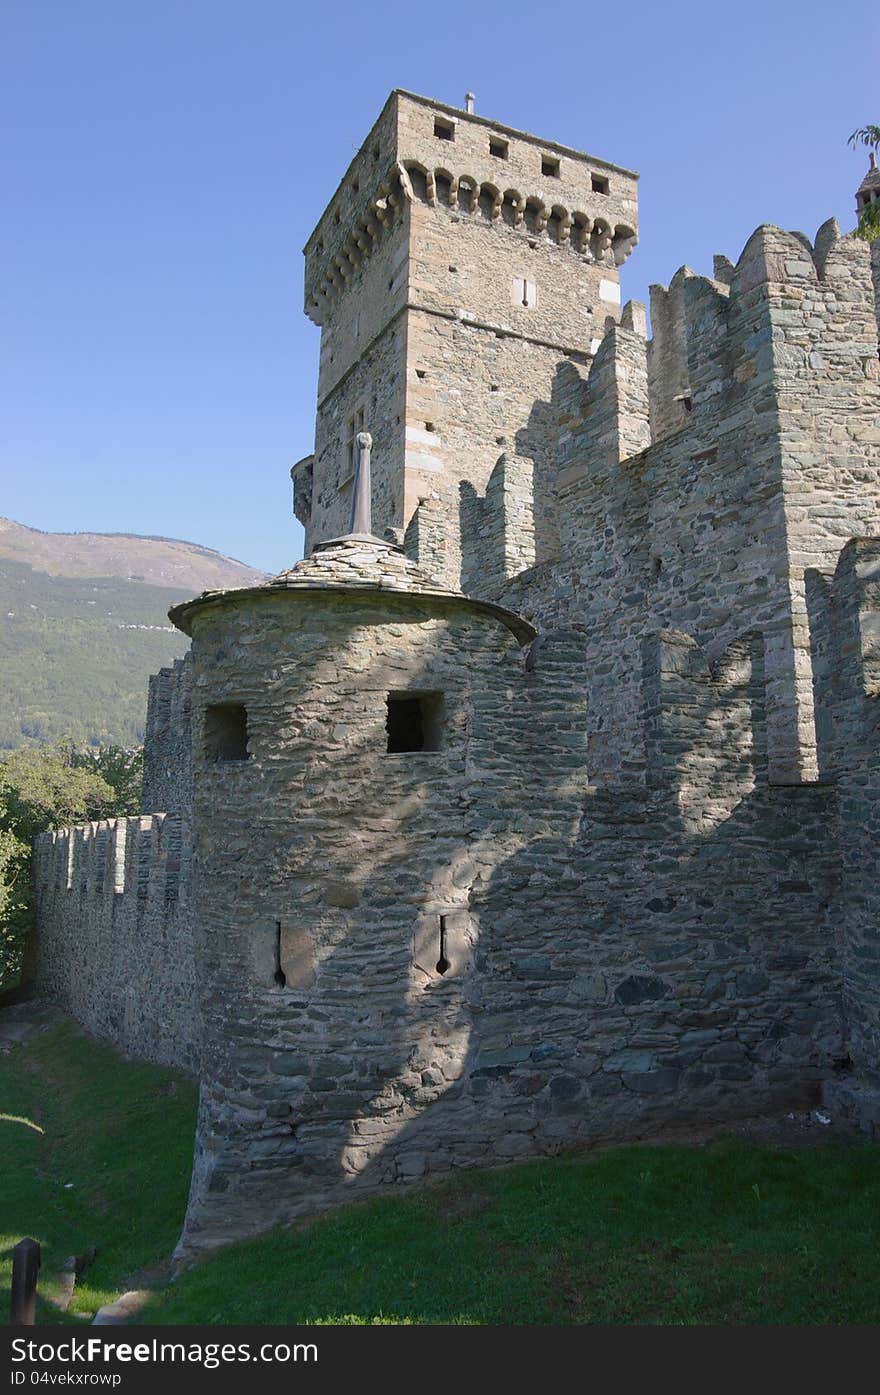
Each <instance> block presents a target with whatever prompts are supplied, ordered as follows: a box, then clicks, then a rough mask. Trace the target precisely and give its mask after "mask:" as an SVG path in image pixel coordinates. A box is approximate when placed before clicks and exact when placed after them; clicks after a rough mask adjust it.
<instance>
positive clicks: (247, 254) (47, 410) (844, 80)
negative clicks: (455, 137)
mask: <svg viewBox="0 0 880 1395" xmlns="http://www.w3.org/2000/svg"><path fill="white" fill-rule="evenodd" d="M877 12H878V6H877V5H876V3H875V0H838V3H837V4H835V5H827V4H821V5H820V4H817V3H815V0H813V3H810V0H800V3H796V4H795V3H791V2H790V0H763V2H762V3H755V0H741V2H740V3H738V4H729V5H725V6H721V5H710V4H707V3H705V2H704V3H699V4H697V3H680V2H678V0H669V3H666V4H663V3H646V0H634V2H632V3H628V4H624V5H620V4H577V3H570V0H569V3H564V4H558V5H546V6H543V7H542V6H538V5H535V4H534V3H533V0H530V3H523V0H507V3H504V4H497V3H488V2H487V0H483V2H482V3H480V0H470V3H462V0H421V3H413V2H412V0H411V3H407V4H398V3H386V2H385V0H370V3H363V2H362V0H361V3H357V4H352V3H349V0H335V3H332V4H318V3H314V0H313V3H310V4H308V5H300V4H297V3H292V0H286V3H281V2H280V0H279V2H278V3H271V0H237V3H230V0H101V2H99V0H6V3H5V4H4V6H3V12H2V18H0V55H2V56H0V108H2V112H0V115H2V128H3V131H4V136H5V139H4V143H3V144H4V150H3V153H2V157H0V160H2V167H0V175H2V190H3V203H4V208H5V211H4V214H3V217H2V219H0V265H2V268H3V277H2V282H3V289H2V302H0V304H2V312H0V313H2V330H0V336H2V342H0V373H2V378H0V382H2V387H0V393H2V404H0V413H2V437H0V480H2V486H3V488H2V495H0V514H6V515H7V516H11V517H13V518H16V519H18V520H20V521H21V522H23V523H27V524H30V525H31V526H33V527H38V528H44V529H51V530H62V531H69V530H91V529H93V530H98V531H121V532H139V533H161V534H166V535H169V536H172V537H183V538H189V539H192V540H194V541H197V542H201V543H204V544H206V545H208V546H211V547H217V548H220V549H221V550H222V551H224V552H227V553H230V554H232V555H233V556H236V557H240V558H242V559H243V560H245V561H247V562H250V563H252V564H254V565H256V566H260V567H264V568H266V569H267V570H272V571H275V570H279V569H280V568H281V567H283V566H285V565H288V564H289V563H290V562H291V561H292V560H293V559H294V558H295V557H296V556H298V555H299V554H300V552H301V545H302V544H301V538H302V534H301V530H300V528H299V526H298V525H297V524H296V523H295V521H294V520H293V518H292V515H291V504H290V479H289V473H288V472H289V468H290V465H291V464H292V463H293V461H295V460H296V459H298V458H299V457H300V456H301V455H305V454H307V453H308V452H309V450H310V449H311V447H312V443H313V412H314V392H315V381H316V366H317V358H318V331H317V330H316V329H315V328H314V327H313V326H312V325H311V324H310V323H309V322H308V321H307V320H306V319H305V318H304V316H303V314H302V309H301V306H302V258H301V255H300V253H301V249H302V246H303V244H304V243H305V240H306V238H307V236H308V234H309V232H310V231H311V229H312V227H313V225H314V223H315V222H316V220H317V217H318V215H319V213H320V212H321V210H322V209H323V207H324V205H325V203H326V201H327V199H328V198H329V196H330V194H331V193H332V192H333V190H334V188H335V186H336V183H337V182H338V179H339V178H340V176H341V175H342V174H343V172H344V170H345V168H346V165H347V164H348V161H349V160H350V158H351V156H352V155H353V153H354V152H355V150H356V149H357V147H358V145H359V144H360V142H361V140H362V138H363V136H364V135H365V134H366V132H367V130H368V128H369V127H370V125H371V124H372V122H373V120H374V119H375V117H376V115H377V114H378V112H379V110H380V108H381V106H382V104H383V102H384V100H385V98H386V96H387V94H388V92H389V91H390V90H391V88H393V87H406V88H408V89H410V90H412V91H416V92H420V93H424V94H425V95H427V96H432V97H436V98H438V99H440V100H442V101H446V102H451V103H453V104H461V102H462V99H463V94H464V93H465V91H466V90H468V89H472V90H473V91H474V92H476V94H477V110H478V111H479V112H481V113H483V114H485V115H487V116H491V117H494V118H496V119H498V120H500V121H503V122H506V123H507V124H509V125H511V126H516V127H522V128H524V129H526V130H530V131H534V132H536V133H537V134H540V135H544V136H546V137H548V138H550V139H556V140H559V141H561V142H563V143H565V144H568V145H572V146H576V147H578V148H581V149H583V150H587V151H589V152H591V153H593V154H596V155H599V156H602V157H604V158H605V159H609V160H613V161H616V162H617V163H619V164H623V165H628V166H630V167H631V168H634V169H637V170H640V171H641V174H642V182H641V239H642V240H641V244H640V246H639V247H637V248H636V250H635V252H634V254H633V256H632V257H631V258H630V260H629V262H628V263H627V264H626V266H625V267H624V270H623V290H624V297H625V298H628V297H631V296H635V297H637V298H638V299H642V300H644V299H646V297H647V288H648V285H649V284H650V283H651V282H654V281H662V282H668V281H669V279H670V278H671V276H672V275H673V273H674V272H675V270H676V268H677V267H678V266H679V265H681V264H682V263H683V262H687V263H688V264H689V265H691V266H693V267H694V268H695V269H696V270H698V271H709V270H711V258H712V253H713V252H720V251H723V252H725V253H727V255H728V256H730V257H732V258H734V259H736V257H737V256H738V255H739V252H740V250H741V249H742V245H743V243H744V242H745V240H746V238H747V237H748V235H749V233H750V232H751V231H752V229H753V228H754V227H755V226H756V225H757V224H758V223H760V222H774V223H779V224H782V225H783V226H785V227H790V228H797V229H800V230H802V231H805V232H807V233H809V234H810V235H811V236H812V234H813V233H814V232H815V230H816V228H817V226H818V225H819V224H820V223H821V222H822V221H824V219H825V218H827V217H828V216H830V215H831V214H832V213H833V214H836V215H837V216H838V217H839V218H840V219H841V221H842V223H843V224H844V226H845V227H847V228H848V227H851V226H852V224H853V222H854V218H853V216H852V209H853V191H854V189H855V187H856V186H857V184H858V182H859V180H860V179H861V177H862V174H863V173H864V170H865V169H866V168H867V160H866V157H865V155H864V154H861V153H860V154H858V155H855V154H853V153H852V152H850V151H849V150H848V149H847V148H846V144H845V141H846V137H847V136H848V135H849V133H850V131H852V130H853V128H854V127H856V126H861V125H864V124H865V123H866V122H868V121H873V122H876V121H878V120H880V110H878V86H880V83H878V78H877V57H878V52H880V45H878V38H880V22H878V19H877Z"/></svg>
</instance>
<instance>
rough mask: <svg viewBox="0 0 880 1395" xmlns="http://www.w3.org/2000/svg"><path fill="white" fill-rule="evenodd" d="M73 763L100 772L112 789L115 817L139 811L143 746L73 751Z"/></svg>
mask: <svg viewBox="0 0 880 1395" xmlns="http://www.w3.org/2000/svg"><path fill="white" fill-rule="evenodd" d="M72 763H73V765H74V766H76V767H78V768H79V769H80V770H88V771H91V772H92V774H94V775H99V776H100V777H101V779H102V780H104V781H105V783H106V784H108V785H109V786H110V788H111V789H112V790H113V793H114V796H115V799H114V807H113V814H112V817H113V818H121V817H122V816H123V815H127V814H136V813H138V812H139V810H140V807H141V786H142V784H143V777H144V748H143V747H142V746H137V747H135V748H134V749H133V750H129V749H127V748H126V747H125V746H97V747H94V746H88V747H86V748H85V749H84V750H74V751H73V753H72Z"/></svg>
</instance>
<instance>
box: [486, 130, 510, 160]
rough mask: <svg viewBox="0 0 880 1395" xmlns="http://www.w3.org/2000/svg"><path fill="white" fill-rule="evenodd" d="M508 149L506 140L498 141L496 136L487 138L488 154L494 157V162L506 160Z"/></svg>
mask: <svg viewBox="0 0 880 1395" xmlns="http://www.w3.org/2000/svg"><path fill="white" fill-rule="evenodd" d="M509 149H510V147H509V145H508V143H507V141H506V140H500V139H499V138H498V137H497V136H490V137H489V154H490V155H494V156H495V158H496V160H506V159H507V153H508V150H509Z"/></svg>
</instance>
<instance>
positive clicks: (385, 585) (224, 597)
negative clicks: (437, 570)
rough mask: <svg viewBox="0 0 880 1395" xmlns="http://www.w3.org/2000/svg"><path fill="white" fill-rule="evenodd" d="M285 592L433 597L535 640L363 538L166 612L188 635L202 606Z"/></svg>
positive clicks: (520, 624)
mask: <svg viewBox="0 0 880 1395" xmlns="http://www.w3.org/2000/svg"><path fill="white" fill-rule="evenodd" d="M291 591H312V592H321V591H342V592H348V593H350V594H351V595H357V596H359V597H360V596H364V595H369V594H371V593H372V594H377V595H380V594H381V595H411V596H412V595H415V596H436V597H437V598H438V599H440V600H443V601H445V602H452V603H457V604H459V605H462V606H467V607H469V608H470V609H472V610H477V611H480V612H482V613H484V614H488V615H493V616H495V618H496V619H498V620H500V621H501V623H502V624H503V625H506V626H507V628H508V629H509V630H511V631H512V633H513V634H514V635H515V636H516V638H517V639H518V640H519V641H520V643H521V644H526V643H528V642H529V641H530V640H532V639H534V638H535V635H536V633H537V631H536V630H535V629H534V627H533V626H532V625H530V624H529V623H528V621H527V620H524V619H523V618H522V616H521V615H517V614H516V612H515V611H512V610H507V609H506V608H505V607H504V606H500V605H496V604H495V603H494V602H493V601H483V600H478V599H476V598H475V597H472V596H465V595H464V594H463V593H462V592H461V591H457V590H451V589H450V588H449V587H448V586H445V585H444V584H443V583H442V582H439V581H438V580H437V579H436V578H435V577H433V576H431V575H430V573H429V572H426V571H425V570H424V568H423V567H420V566H419V565H418V564H417V563H416V562H413V561H411V560H410V558H409V557H407V555H406V553H405V552H403V550H402V549H401V548H400V547H398V546H397V545H396V544H395V543H389V542H384V541H383V540H382V539H381V538H376V537H373V536H371V535H367V534H359V533H349V534H348V535H347V536H346V537H343V538H333V539H332V540H331V541H329V542H325V543H318V544H317V545H316V546H315V549H314V551H313V552H312V555H311V556H310V557H303V558H302V559H301V561H299V562H297V563H296V564H295V565H294V566H292V567H291V568H290V569H289V570H288V571H284V572H279V574H278V575H277V576H275V577H273V578H272V580H271V581H267V582H266V583H265V584H264V585H262V586H247V587H241V588H239V589H236V590H230V591H204V592H203V593H202V595H201V596H198V597H197V598H196V599H195V600H192V601H183V602H181V604H180V605H175V606H172V607H171V609H170V610H169V612H168V616H169V618H170V619H171V621H172V622H173V623H174V624H175V625H176V626H177V628H178V629H179V630H183V632H184V634H188V635H191V634H192V619H193V616H194V615H195V614H196V613H197V612H198V611H199V610H201V609H202V608H203V607H205V606H218V605H227V604H228V605H241V604H247V603H248V601H249V600H251V599H254V600H255V599H257V598H263V597H267V596H271V595H273V594H274V595H278V594H279V593H282V594H283V593H285V592H291Z"/></svg>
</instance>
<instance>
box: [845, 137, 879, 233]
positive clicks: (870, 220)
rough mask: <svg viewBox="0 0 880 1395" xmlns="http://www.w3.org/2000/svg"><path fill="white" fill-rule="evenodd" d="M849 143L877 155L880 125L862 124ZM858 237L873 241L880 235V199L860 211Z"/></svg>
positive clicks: (853, 147)
mask: <svg viewBox="0 0 880 1395" xmlns="http://www.w3.org/2000/svg"><path fill="white" fill-rule="evenodd" d="M847 145H849V146H850V147H851V148H852V149H853V150H856V149H858V147H859V146H865V147H866V148H867V149H868V150H871V151H872V152H873V153H874V154H875V155H876V154H877V148H878V146H880V126H874V125H870V124H869V125H867V126H860V127H859V129H858V130H857V131H853V133H852V135H851V136H850V138H849V140H848V141H847ZM856 237H863V238H864V239H865V241H866V242H873V241H874V238H875V237H880V201H875V202H874V203H869V204H868V206H867V208H863V209H861V210H860V211H859V223H858V227H857V228H856Z"/></svg>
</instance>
